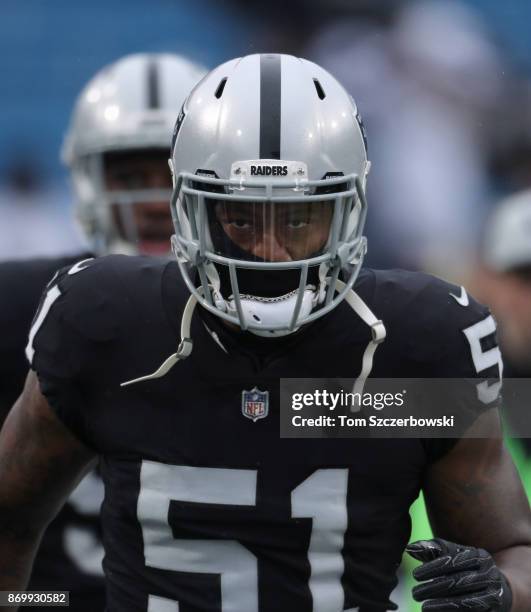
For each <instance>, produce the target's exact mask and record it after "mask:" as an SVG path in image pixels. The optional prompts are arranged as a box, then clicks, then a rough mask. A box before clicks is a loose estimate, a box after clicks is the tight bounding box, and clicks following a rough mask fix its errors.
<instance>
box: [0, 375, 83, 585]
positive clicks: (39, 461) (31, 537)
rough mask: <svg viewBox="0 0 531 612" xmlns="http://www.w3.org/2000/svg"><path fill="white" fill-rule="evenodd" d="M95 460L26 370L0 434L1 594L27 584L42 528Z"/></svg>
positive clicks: (33, 376)
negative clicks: (54, 411) (23, 384)
mask: <svg viewBox="0 0 531 612" xmlns="http://www.w3.org/2000/svg"><path fill="white" fill-rule="evenodd" d="M93 458H94V455H93V453H92V452H91V451H89V450H88V449H87V448H86V446H84V445H83V444H82V443H81V442H80V441H79V440H77V439H76V438H75V437H74V436H73V435H72V433H70V431H69V430H68V429H67V428H66V427H65V426H64V425H63V424H62V423H61V421H60V420H59V419H58V418H57V417H56V416H55V414H54V413H53V411H52V410H51V408H50V406H49V405H48V402H47V400H46V398H45V397H44V396H43V395H42V393H41V391H40V388H39V382H38V379H37V376H36V375H35V373H33V372H30V374H29V375H28V378H27V380H26V384H25V387H24V390H23V392H22V395H21V396H20V398H19V399H18V400H17V402H16V403H15V405H14V406H13V408H12V410H11V412H10V413H9V415H8V417H7V419H6V421H5V424H4V427H3V428H2V430H1V432H0V551H1V554H0V590H13V589H23V588H24V587H25V586H26V584H27V581H28V578H29V575H30V570H31V565H32V562H33V558H34V555H35V552H36V549H37V547H38V544H39V541H40V538H41V535H42V532H43V530H44V528H45V527H46V525H47V524H48V523H49V521H50V520H51V519H52V518H53V517H54V516H55V514H56V513H57V511H58V510H59V508H60V507H61V506H62V504H63V502H64V500H65V499H66V497H67V495H68V493H69V492H70V491H71V490H72V489H73V488H74V486H75V485H76V484H77V482H78V481H79V479H80V478H81V476H82V475H83V474H84V472H85V470H86V469H87V467H88V465H89V464H90V463H91V462H92V460H93Z"/></svg>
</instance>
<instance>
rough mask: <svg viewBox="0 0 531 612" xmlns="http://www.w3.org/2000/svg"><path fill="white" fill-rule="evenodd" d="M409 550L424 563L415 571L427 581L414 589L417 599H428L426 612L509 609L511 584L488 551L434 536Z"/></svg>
mask: <svg viewBox="0 0 531 612" xmlns="http://www.w3.org/2000/svg"><path fill="white" fill-rule="evenodd" d="M406 551H407V552H408V553H409V554H410V555H411V556H412V557H414V558H415V559H418V560H419V561H422V562H423V564H422V565H421V566H420V567H417V568H416V569H415V570H413V576H414V577H415V578H416V579H417V580H420V581H422V580H426V581H427V582H425V583H423V584H419V585H418V586H416V587H414V588H413V597H414V599H415V600H416V601H423V602H425V603H423V604H422V611H423V612H426V611H429V610H436V611H437V612H443V611H446V610H483V611H486V610H496V611H498V612H509V611H510V609H511V605H512V599H513V598H512V593H511V587H510V586H509V583H508V582H507V579H506V578H505V576H504V575H503V574H502V573H501V572H500V570H499V569H498V568H497V567H496V563H495V562H494V559H493V558H492V557H491V556H490V555H489V553H488V552H487V551H486V550H483V549H482V548H473V547H472V546H462V545H461V544H454V543H453V542H447V541H446V540H441V539H440V538H435V539H434V540H419V541H418V542H413V543H412V544H409V545H408V546H407V547H406Z"/></svg>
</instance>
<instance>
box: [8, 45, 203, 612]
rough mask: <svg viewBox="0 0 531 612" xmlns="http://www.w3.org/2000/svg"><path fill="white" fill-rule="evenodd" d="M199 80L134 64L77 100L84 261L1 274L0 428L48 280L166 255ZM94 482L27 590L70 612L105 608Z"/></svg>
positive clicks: (75, 141)
mask: <svg viewBox="0 0 531 612" xmlns="http://www.w3.org/2000/svg"><path fill="white" fill-rule="evenodd" d="M203 74H204V71H203V70H202V68H200V67H199V66H197V65H195V64H193V63H192V62H190V61H188V60H187V59H185V58H183V57H180V56H177V55H172V54H162V53H157V54H136V55H130V56H127V57H124V58H122V59H120V60H119V61H117V62H115V63H113V64H111V65H109V66H107V67H105V68H104V69H103V70H101V71H100V72H99V73H98V74H97V75H96V76H95V77H94V78H93V79H92V80H91V81H90V82H89V83H88V84H87V85H86V87H85V88H84V89H83V91H82V92H81V93H80V95H79V97H78V99H77V102H76V105H75V108H74V112H73V115H72V118H71V122H70V127H69V129H68V132H67V134H66V138H65V141H64V147H63V152H62V154H63V155H62V156H63V160H64V162H65V163H66V164H67V166H68V168H69V169H70V172H71V179H72V183H73V188H74V193H75V212H76V216H77V218H78V219H79V221H80V222H81V225H82V227H83V229H84V232H85V234H86V237H87V239H88V241H89V244H90V245H91V247H92V252H91V253H78V254H76V255H72V256H69V257H58V258H53V259H32V260H18V261H16V262H15V261H13V262H3V263H1V264H0V292H1V294H2V295H3V296H5V297H6V298H7V297H8V299H3V300H1V301H0V304H1V307H0V337H1V338H2V342H1V344H0V366H1V367H0V423H2V422H3V421H4V419H5V416H6V414H7V412H8V410H9V408H10V407H11V406H12V405H13V403H14V401H15V400H16V398H17V397H18V395H19V394H20V392H21V391H22V388H23V386H24V380H25V377H26V374H27V361H26V359H25V356H24V347H25V345H26V342H27V335H28V331H29V328H30V325H31V320H32V318H33V315H34V313H35V310H36V309H37V305H38V301H39V297H40V295H41V293H42V291H43V289H44V287H45V286H46V283H47V282H48V281H50V279H51V278H52V276H53V274H54V272H55V271H56V270H58V269H59V268H62V267H63V266H65V265H70V266H71V265H73V264H74V263H75V262H79V261H80V260H84V259H87V258H89V257H92V256H93V255H94V254H96V255H102V254H105V253H130V254H133V253H145V254H149V255H152V254H153V255H161V254H167V253H168V252H169V237H170V235H171V233H172V221H171V215H170V213H169V208H168V202H169V199H170V195H171V176H170V172H169V169H168V163H167V158H168V150H169V144H170V139H171V133H172V128H173V124H174V120H175V114H176V109H177V110H178V109H179V108H180V106H181V104H182V102H183V100H184V98H185V97H186V95H188V93H189V92H190V90H191V89H192V87H193V86H194V85H195V84H196V83H197V82H198V81H199V79H200V78H201V77H202V76H203ZM102 500H103V486H102V483H101V479H100V477H99V476H97V474H96V472H94V471H93V472H90V473H89V475H88V476H87V477H86V478H85V479H84V480H83V481H82V482H81V483H80V484H79V486H78V487H77V488H76V489H75V491H74V492H73V493H72V495H71V497H70V498H69V500H68V502H67V503H66V505H65V506H64V508H63V510H62V511H61V512H60V513H59V515H58V516H57V517H56V518H55V519H54V520H53V522H52V523H51V525H50V527H49V529H48V530H47V531H46V533H45V535H44V538H43V540H42V544H41V547H40V549H39V553H38V555H37V557H36V560H35V564H34V569H33V574H32V577H31V580H30V582H29V587H28V588H31V589H54V590H58V589H59V590H68V591H70V609H71V610H74V611H87V612H97V611H98V610H103V607H104V583H103V578H102V568H101V560H102V556H103V548H102V545H101V537H100V529H99V509H100V505H101V502H102Z"/></svg>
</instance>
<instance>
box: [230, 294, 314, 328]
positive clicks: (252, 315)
mask: <svg viewBox="0 0 531 612" xmlns="http://www.w3.org/2000/svg"><path fill="white" fill-rule="evenodd" d="M315 297H316V296H315V291H314V290H313V289H310V288H307V289H305V290H304V295H303V297H302V305H301V309H300V312H299V317H307V316H308V315H309V314H310V313H311V311H312V310H313V308H314V305H315ZM296 302H297V291H293V292H291V293H288V294H286V295H282V296H280V297H274V298H262V297H257V296H254V295H242V296H241V297H240V304H241V309H242V315H243V318H244V320H245V321H246V322H247V323H252V324H253V325H263V326H264V329H263V330H261V329H256V327H253V328H252V329H248V330H247V331H249V332H250V333H252V334H255V335H256V336H262V337H264V338H273V337H279V336H287V335H289V334H292V333H294V332H296V331H297V330H298V329H299V328H298V327H296V328H294V329H291V330H290V329H284V330H271V329H267V328H268V327H269V328H270V327H276V326H279V325H282V324H283V323H285V322H286V321H289V319H290V317H291V314H292V313H293V311H294V310H295V304H296ZM227 311H228V314H231V315H233V316H236V317H237V316H238V311H237V309H236V303H235V301H234V298H230V299H229V300H228V301H227Z"/></svg>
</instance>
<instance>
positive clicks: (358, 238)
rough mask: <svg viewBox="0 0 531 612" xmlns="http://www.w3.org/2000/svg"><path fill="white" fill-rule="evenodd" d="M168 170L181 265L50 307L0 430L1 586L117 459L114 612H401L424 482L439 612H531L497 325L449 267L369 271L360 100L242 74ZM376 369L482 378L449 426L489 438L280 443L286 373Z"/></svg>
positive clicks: (272, 73) (259, 62) (197, 94)
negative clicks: (444, 273)
mask: <svg viewBox="0 0 531 612" xmlns="http://www.w3.org/2000/svg"><path fill="white" fill-rule="evenodd" d="M172 169H173V174H174V181H175V189H174V193H173V196H172V213H173V221H174V225H175V236H174V238H173V242H172V245H173V249H174V252H175V254H176V257H177V263H175V262H163V261H161V260H155V259H153V258H151V259H149V258H143V257H123V256H110V257H105V258H99V259H96V260H93V261H87V262H84V263H83V264H82V265H76V266H74V267H70V268H68V267H67V268H65V269H63V270H62V271H61V272H60V273H59V275H58V276H57V278H56V279H55V280H54V281H53V282H52V283H50V284H49V285H48V287H47V289H46V291H45V293H44V295H43V299H42V301H41V305H40V309H39V312H38V316H37V318H36V320H35V322H34V324H33V326H32V329H31V333H30V337H29V342H28V346H27V349H26V354H27V356H28V358H29V360H30V362H31V366H32V369H33V372H32V373H31V374H30V376H29V377H28V379H27V382H26V386H25V390H24V393H23V395H22V396H21V398H20V399H19V400H18V401H17V403H16V404H15V406H14V408H13V410H12V411H11V412H10V415H9V417H8V419H7V421H6V424H5V426H4V429H3V431H2V432H1V433H0V519H1V520H0V548H1V549H2V550H3V551H4V554H3V555H2V556H1V557H0V589H15V588H23V587H24V585H25V583H26V580H27V575H28V573H29V571H30V566H31V559H32V555H33V551H34V550H35V547H36V545H37V542H38V539H39V534H40V532H41V530H42V529H43V528H44V526H45V525H46V523H47V521H48V520H49V518H50V516H51V515H52V514H53V511H54V509H55V508H56V507H57V506H59V505H60V504H61V503H62V500H63V498H64V496H65V493H66V492H67V491H68V490H69V489H70V488H71V487H72V486H73V483H75V481H76V478H77V477H78V475H79V473H80V472H82V470H83V469H84V468H85V466H86V465H87V463H88V462H90V461H91V460H92V459H93V457H94V456H95V455H100V457H101V469H102V475H103V480H104V483H105V487H106V493H105V501H104V504H103V506H102V524H103V528H104V534H105V538H104V541H105V548H106V556H105V561H104V570H105V575H106V579H107V596H108V601H107V606H108V610H109V612H139V611H142V612H146V611H149V612H162V611H165V612H166V611H168V610H177V609H178V610H182V611H191V610H193V611H194V612H199V611H207V610H214V609H215V610H221V611H224V610H230V611H231V612H258V610H260V612H272V611H275V612H277V611H279V610H280V611H282V612H284V611H292V612H311V611H314V612H340V611H343V610H347V611H350V612H352V611H353V610H358V609H359V611H360V612H383V611H384V610H390V609H395V608H396V606H394V604H393V603H392V602H391V601H390V599H389V597H390V594H391V591H392V590H393V587H394V585H395V584H396V576H395V573H396V568H397V566H398V564H399V562H400V558H401V555H402V552H403V550H404V548H405V547H406V545H407V542H408V539H409V532H410V523H409V516H408V509H409V507H410V505H411V503H412V501H413V500H414V499H415V498H416V497H417V495H418V494H419V491H420V489H421V488H422V489H423V490H424V493H425V496H426V499H427V503H428V507H429V511H430V517H431V521H432V525H433V528H434V532H435V533H436V534H437V535H438V536H439V538H444V540H443V539H438V540H432V541H428V542H417V543H414V544H411V545H410V546H408V550H409V551H410V553H411V554H412V555H414V556H415V557H417V558H419V559H420V560H422V561H423V562H424V563H423V565H422V569H421V571H420V573H419V574H418V577H419V578H420V579H421V580H422V581H423V583H422V585H420V586H419V587H418V588H417V590H416V597H417V598H418V599H422V600H427V602H426V603H425V604H424V606H425V610H445V609H453V610H455V609H457V610H469V609H483V610H501V611H503V612H508V611H509V610H511V611H512V612H523V611H526V610H528V609H529V601H531V513H530V510H529V505H528V503H527V500H526V499H525V496H524V494H523V491H522V488H521V483H520V482H519V479H518V477H517V475H516V473H515V472H514V469H513V466H512V464H511V462H510V459H508V456H507V454H506V452H505V450H504V449H503V445H502V443H501V442H500V431H499V419H498V415H497V411H496V405H497V393H498V387H499V381H498V382H494V383H492V379H493V378H494V379H499V376H500V370H501V362H500V359H499V351H498V349H497V346H496V344H495V339H494V331H495V324H494V321H493V319H492V317H491V316H490V314H489V312H488V310H487V309H486V308H485V307H483V306H481V305H480V304H478V303H477V302H476V301H475V300H473V299H472V298H470V297H469V296H468V295H466V293H463V292H462V291H461V290H460V288H458V287H455V286H453V285H449V284H447V283H445V282H443V281H441V280H438V279H436V278H434V277H431V276H429V275H424V274H418V273H408V272H401V271H391V272H388V271H372V270H367V269H362V268H361V266H362V262H363V257H364V254H365V250H366V240H365V238H364V237H363V226H364V221H365V215H366V200H365V182H366V178H367V174H368V171H369V162H368V160H367V149H366V144H365V138H364V133H363V129H362V126H361V122H360V120H359V117H358V114H357V109H356V106H355V104H354V103H353V101H352V99H351V98H350V96H349V95H348V94H347V93H346V92H345V90H344V89H343V88H342V87H341V85H340V84H339V83H338V82H337V81H336V80H335V79H334V78H333V77H331V76H330V75H329V74H328V73H327V72H326V71H324V70H323V69H321V68H320V67H319V66H317V65H315V64H312V63H310V62H307V61H305V60H300V59H297V58H294V57H291V56H282V55H252V56H248V57H245V58H241V59H239V60H232V61H229V62H227V63H226V64H223V65H222V66H220V67H218V68H216V69H215V70H213V71H212V72H211V73H209V75H208V76H207V77H205V78H204V79H203V80H202V81H201V84H200V85H199V86H198V87H196V88H195V89H194V91H193V93H192V94H191V95H190V97H189V98H188V99H187V101H186V102H185V104H184V106H183V109H182V110H181V112H180V114H179V116H178V119H177V122H176V125H175V129H174V136H173V142H172ZM183 279H184V282H183ZM179 336H180V343H179ZM177 345H178V348H177V351H176V350H175V349H176V346H177ZM360 371H361V374H360V376H359V377H358V381H359V380H360V379H362V380H363V379H366V378H367V377H369V376H371V377H374V378H386V377H404V378H406V377H419V376H420V377H426V378H437V377H450V378H461V379H464V380H466V381H467V385H468V387H467V390H466V394H465V395H466V396H456V397H455V398H452V399H453V400H454V402H455V406H453V409H454V410H456V411H462V410H464V409H465V408H466V410H467V411H468V415H469V419H470V423H471V429H472V430H473V432H474V433H475V434H477V435H480V436H481V437H480V438H479V439H461V440H458V441H457V440H453V441H452V440H421V439H405V438H404V439H379V440H377V439H356V440H346V439H331V438H326V439H298V440H294V439H279V378H281V377H288V378H312V377H319V378H338V377H339V378H352V377H353V376H355V375H357V374H358V373H359V372H360ZM487 378H489V379H491V381H490V384H489V381H487V380H485V379H487ZM249 398H251V399H249ZM390 474H392V477H391V478H390ZM452 542H458V544H455V543H452ZM424 581H425V582H424Z"/></svg>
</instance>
